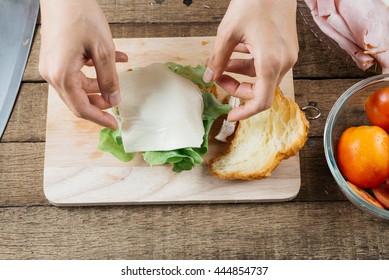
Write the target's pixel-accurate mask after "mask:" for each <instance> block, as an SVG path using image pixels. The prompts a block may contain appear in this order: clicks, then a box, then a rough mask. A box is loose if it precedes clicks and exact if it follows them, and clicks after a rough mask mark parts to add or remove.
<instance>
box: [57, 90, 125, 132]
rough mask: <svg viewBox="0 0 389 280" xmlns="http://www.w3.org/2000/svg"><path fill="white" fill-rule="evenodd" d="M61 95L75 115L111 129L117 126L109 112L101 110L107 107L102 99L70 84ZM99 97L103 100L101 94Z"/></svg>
mask: <svg viewBox="0 0 389 280" xmlns="http://www.w3.org/2000/svg"><path fill="white" fill-rule="evenodd" d="M61 95H62V99H63V100H64V102H65V103H66V105H67V106H68V107H69V108H70V109H71V110H72V112H73V113H74V115H75V116H76V117H79V118H83V119H86V120H89V121H92V122H94V123H96V124H98V125H101V126H104V127H108V128H110V129H113V130H115V129H117V128H118V124H117V122H116V120H115V118H114V117H113V116H111V115H110V114H108V113H106V112H104V111H101V109H106V108H108V107H106V104H105V103H103V102H102V101H97V100H96V99H97V98H94V97H91V96H88V95H87V94H86V92H85V91H84V90H83V89H82V88H78V87H76V86H74V85H72V86H70V87H69V88H68V89H67V92H66V94H63V93H62V94H61ZM96 97H97V95H96ZM100 98H101V100H103V98H102V97H101V96H100ZM104 107H106V108H104Z"/></svg>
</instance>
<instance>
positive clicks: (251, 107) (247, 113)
mask: <svg viewBox="0 0 389 280" xmlns="http://www.w3.org/2000/svg"><path fill="white" fill-rule="evenodd" d="M252 89H253V98H252V99H250V100H248V101H247V102H245V103H244V104H243V105H241V106H239V107H237V108H234V109H232V110H231V111H230V113H229V114H228V117H227V120H228V121H230V122H234V121H239V120H243V119H247V118H249V117H251V116H254V115H255V114H257V113H259V112H262V111H264V110H266V109H269V108H270V107H271V105H272V103H273V98H274V92H275V89H276V85H274V84H273V83H266V82H264V83H260V82H259V81H257V82H256V83H255V84H253V85H252Z"/></svg>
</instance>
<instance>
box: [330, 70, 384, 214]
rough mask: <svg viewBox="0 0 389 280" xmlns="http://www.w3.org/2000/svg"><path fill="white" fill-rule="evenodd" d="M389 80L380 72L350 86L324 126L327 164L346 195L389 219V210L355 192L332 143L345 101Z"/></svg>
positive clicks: (362, 206)
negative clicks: (343, 173)
mask: <svg viewBox="0 0 389 280" xmlns="http://www.w3.org/2000/svg"><path fill="white" fill-rule="evenodd" d="M383 81H389V74H380V75H375V76H372V77H369V78H366V79H364V80H361V81H359V82H358V83H356V84H354V85H353V86H351V87H350V88H348V89H347V90H346V91H345V92H343V93H342V95H341V96H340V97H339V98H338V100H337V101H336V102H335V104H334V105H333V106H332V108H331V111H330V112H329V114H328V117H327V121H326V123H325V126H324V153H325V157H326V161H327V164H328V166H329V168H330V171H331V173H332V175H333V177H334V178H335V181H336V182H337V184H338V185H339V186H340V189H341V191H342V192H343V193H344V195H345V196H346V197H347V198H348V199H349V200H350V201H351V202H352V203H354V204H355V205H356V206H357V207H359V208H360V209H361V210H364V211H367V212H369V213H370V214H373V215H375V216H377V217H380V218H383V219H388V220H389V210H384V209H380V208H378V207H376V206H374V205H372V204H370V203H369V202H367V201H365V200H364V199H363V198H361V197H360V196H359V195H358V194H357V193H355V192H354V191H353V190H352V189H351V188H350V187H349V186H348V184H347V182H346V180H345V179H344V178H343V175H342V174H341V173H340V171H339V169H338V166H337V164H336V159H335V155H334V153H333V152H332V151H333V148H334V147H333V145H332V132H333V128H334V125H335V122H336V119H337V116H338V112H339V110H340V109H341V108H342V107H343V105H344V103H345V102H346V101H347V100H348V99H349V98H350V97H351V96H353V95H354V94H357V93H358V92H359V91H360V90H361V89H363V88H365V87H367V86H369V85H373V84H376V83H379V82H383Z"/></svg>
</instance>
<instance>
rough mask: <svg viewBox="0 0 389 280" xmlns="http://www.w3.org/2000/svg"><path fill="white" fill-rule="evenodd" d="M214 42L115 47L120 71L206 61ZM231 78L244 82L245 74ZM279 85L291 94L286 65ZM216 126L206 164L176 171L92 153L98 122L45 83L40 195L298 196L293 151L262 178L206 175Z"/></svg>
mask: <svg viewBox="0 0 389 280" xmlns="http://www.w3.org/2000/svg"><path fill="white" fill-rule="evenodd" d="M213 41H214V37H186V38H132V39H117V40H115V44H116V49H117V50H120V51H123V52H125V53H127V54H128V57H129V62H128V63H124V64H118V65H117V67H118V71H119V72H120V71H124V70H126V69H128V68H134V67H139V66H145V65H148V64H150V63H153V62H167V61H173V62H177V63H180V64H183V65H188V64H191V65H197V64H199V63H204V62H205V60H206V58H207V57H208V55H209V53H210V50H211V48H212V45H213ZM239 56H243V57H244V56H247V55H239ZM83 70H84V72H85V73H86V74H87V75H88V76H95V73H94V71H93V68H87V67H85V69H83ZM235 77H236V78H238V79H240V80H242V81H243V80H246V81H247V80H248V81H249V80H250V79H251V78H247V77H240V76H237V75H235ZM281 89H282V90H283V92H284V94H285V95H286V96H288V97H291V98H294V91H293V77H292V72H291V71H290V72H289V73H288V74H287V75H286V77H285V78H284V80H283V81H282V84H281ZM218 90H219V91H222V89H220V88H219V89H218ZM216 125H217V124H215V126H214V129H213V131H212V133H211V139H210V142H209V153H208V154H207V155H206V157H205V160H204V164H203V165H202V166H200V167H197V168H194V169H192V170H191V171H186V172H182V173H181V174H176V173H174V172H173V171H171V170H170V167H168V166H155V167H149V166H148V165H146V164H145V163H144V162H143V160H142V158H141V157H140V156H139V155H138V156H137V157H136V158H135V159H134V160H133V161H131V162H130V163H123V162H121V161H119V160H117V159H115V158H114V157H113V156H111V155H110V154H104V153H102V152H100V151H98V149H97V146H98V139H99V132H100V129H101V128H100V127H99V126H97V125H95V124H93V123H90V122H88V121H85V120H82V119H78V118H76V117H75V116H73V114H72V113H71V112H70V110H69V109H68V108H67V107H66V106H65V105H64V103H63V102H62V101H61V100H60V98H59V97H58V95H57V93H56V92H55V90H54V89H53V88H52V87H49V97H48V109H47V130H46V150H45V163H44V192H45V195H46V197H47V199H48V200H49V201H50V202H51V203H52V204H54V205H58V206H71V205H74V206H76V205H114V204H160V203H170V204H174V203H212V202H216V203H236V202H263V201H266V202H269V201H285V200H290V199H293V198H294V197H295V196H296V195H297V193H298V191H299V189H300V165H299V157H298V155H297V156H295V157H292V158H290V159H288V160H285V161H283V162H282V163H281V164H280V165H279V166H278V167H277V168H276V169H275V170H274V171H273V172H272V175H271V176H270V177H268V178H266V179H263V180H254V181H241V180H222V179H218V178H215V177H213V176H211V175H210V174H209V172H208V168H207V165H206V162H207V161H208V160H209V159H210V158H212V157H214V156H215V155H216V154H218V153H220V152H221V151H222V150H223V149H225V147H226V144H223V143H221V142H218V141H216V140H214V138H213V137H212V136H214V135H215V133H216V132H217V131H218V129H219V127H220V126H219V125H218V126H217V127H216Z"/></svg>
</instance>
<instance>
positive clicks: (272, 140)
mask: <svg viewBox="0 0 389 280" xmlns="http://www.w3.org/2000/svg"><path fill="white" fill-rule="evenodd" d="M308 130H309V123H308V121H307V119H306V117H305V115H304V113H303V112H302V111H301V110H300V108H299V106H298V105H297V104H296V103H295V102H294V101H293V100H292V99H289V98H285V97H284V96H283V94H282V92H281V90H280V89H279V88H277V90H276V92H275V96H274V101H273V104H272V107H271V108H270V109H268V110H266V111H263V112H261V113H259V114H256V115H254V116H252V117H250V118H248V119H246V120H242V121H240V122H239V125H238V128H237V129H236V132H235V136H234V139H233V140H232V141H231V144H230V146H229V147H228V149H227V151H226V153H225V154H223V155H221V156H218V157H216V158H215V159H213V160H211V162H210V164H209V167H210V172H211V173H212V174H213V175H215V176H217V177H220V178H223V179H244V180H252V179H261V178H264V177H266V176H270V175H271V171H272V170H273V169H274V168H276V167H277V166H278V165H279V164H280V162H281V161H282V160H283V159H286V158H288V157H291V156H294V155H296V154H297V153H298V151H299V150H300V149H301V148H302V147H303V146H304V144H305V142H306V140H307V137H308Z"/></svg>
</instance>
